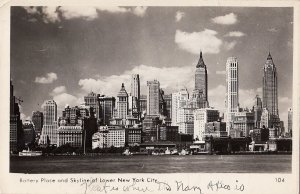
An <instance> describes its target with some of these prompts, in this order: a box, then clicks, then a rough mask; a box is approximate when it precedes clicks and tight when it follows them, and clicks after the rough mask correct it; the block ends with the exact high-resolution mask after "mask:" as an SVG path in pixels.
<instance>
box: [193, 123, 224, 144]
mask: <svg viewBox="0 0 300 194" xmlns="http://www.w3.org/2000/svg"><path fill="white" fill-rule="evenodd" d="M210 136H212V137H227V136H228V133H227V132H226V123H225V122H221V121H212V122H207V123H205V133H204V134H203V137H210ZM195 140H196V141H197V140H200V141H201V139H195ZM203 140H204V139H203ZM203 140H202V141H203Z"/></svg>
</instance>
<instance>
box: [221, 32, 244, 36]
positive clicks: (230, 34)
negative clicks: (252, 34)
mask: <svg viewBox="0 0 300 194" xmlns="http://www.w3.org/2000/svg"><path fill="white" fill-rule="evenodd" d="M225 36H228V37H242V36H246V34H245V33H244V32H240V31H232V32H228V33H227V34H226V35H225Z"/></svg>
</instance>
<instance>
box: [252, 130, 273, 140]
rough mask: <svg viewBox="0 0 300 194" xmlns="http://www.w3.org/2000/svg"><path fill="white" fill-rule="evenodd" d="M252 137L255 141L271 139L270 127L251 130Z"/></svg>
mask: <svg viewBox="0 0 300 194" xmlns="http://www.w3.org/2000/svg"><path fill="white" fill-rule="evenodd" d="M250 137H251V139H252V141H254V142H267V141H268V140H269V129H267V128H258V129H253V130H251V131H250Z"/></svg>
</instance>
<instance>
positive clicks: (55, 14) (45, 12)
mask: <svg viewBox="0 0 300 194" xmlns="http://www.w3.org/2000/svg"><path fill="white" fill-rule="evenodd" d="M24 8H25V10H26V11H27V13H29V14H31V15H40V16H42V17H43V21H44V22H45V23H49V22H52V23H54V22H59V21H60V20H61V17H63V18H65V19H72V18H84V19H86V20H93V19H95V18H97V17H98V11H104V12H109V13H132V14H134V15H136V16H139V17H143V16H144V15H145V13H146V10H147V7H134V8H124V7H117V6H109V7H108V6H106V7H105V6H96V7H89V6H86V7H82V6H62V7H51V6H48V7H41V9H38V8H37V7H24Z"/></svg>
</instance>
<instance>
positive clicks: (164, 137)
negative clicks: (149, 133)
mask: <svg viewBox="0 0 300 194" xmlns="http://www.w3.org/2000/svg"><path fill="white" fill-rule="evenodd" d="M159 135H160V137H159V140H161V141H172V142H174V141H176V137H177V135H178V126H160V127H159Z"/></svg>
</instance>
